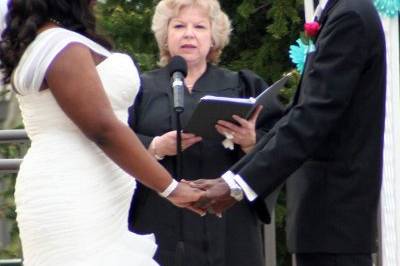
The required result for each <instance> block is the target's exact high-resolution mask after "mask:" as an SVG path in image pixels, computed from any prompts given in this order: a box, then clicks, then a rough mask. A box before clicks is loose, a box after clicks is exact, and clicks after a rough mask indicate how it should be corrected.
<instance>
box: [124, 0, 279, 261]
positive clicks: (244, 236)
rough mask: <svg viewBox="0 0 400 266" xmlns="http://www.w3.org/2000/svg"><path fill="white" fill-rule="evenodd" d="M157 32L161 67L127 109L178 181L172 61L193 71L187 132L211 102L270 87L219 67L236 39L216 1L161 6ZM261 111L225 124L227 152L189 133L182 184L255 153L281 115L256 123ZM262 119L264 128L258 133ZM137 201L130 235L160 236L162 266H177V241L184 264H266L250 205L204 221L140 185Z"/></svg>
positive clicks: (180, 0)
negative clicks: (205, 100) (200, 107)
mask: <svg viewBox="0 0 400 266" xmlns="http://www.w3.org/2000/svg"><path fill="white" fill-rule="evenodd" d="M152 31H153V32H154V34H155V38H156V41H157V44H158V47H159V53H160V54H159V57H160V58H159V59H160V60H159V65H160V66H161V68H160V69H156V70H153V71H150V72H147V73H144V74H143V75H142V76H141V79H142V88H141V92H140V95H139V96H138V97H137V100H136V102H135V104H134V105H133V106H134V108H133V106H132V107H131V108H130V110H129V124H130V126H131V127H132V129H133V130H134V131H135V132H136V133H137V134H138V136H139V138H140V139H141V141H142V142H143V144H144V145H145V146H146V147H147V149H148V151H149V152H150V153H151V154H152V155H153V156H154V157H155V158H156V159H157V160H159V162H160V163H161V164H162V165H163V166H164V167H165V168H166V169H168V171H169V172H170V173H171V174H172V175H174V176H176V153H177V151H176V131H175V128H176V118H175V114H174V110H173V95H172V91H171V83H170V74H169V71H168V69H167V67H166V66H167V64H168V63H169V62H170V59H171V57H173V56H176V55H179V56H182V57H183V58H184V59H185V61H186V63H187V66H188V73H187V76H186V78H185V80H184V84H185V92H184V104H185V106H184V112H183V114H182V116H181V119H182V124H183V125H185V124H186V123H187V121H188V119H189V118H190V116H191V114H192V113H193V111H194V109H195V108H196V105H197V103H198V101H199V100H200V98H201V97H203V96H205V95H214V96H226V97H253V96H256V95H258V94H259V93H260V92H262V91H263V90H264V89H265V88H266V87H267V85H266V83H265V82H264V81H263V80H262V79H261V78H260V77H258V76H257V75H256V74H254V73H253V72H251V71H248V70H242V71H239V72H234V71H230V70H228V69H224V68H221V67H219V66H217V63H218V61H219V58H220V55H221V52H222V50H223V49H224V47H225V46H226V45H227V44H228V42H229V35H230V32H231V24H230V21H229V19H228V17H227V15H226V14H225V13H224V12H223V11H222V10H221V8H220V5H219V3H218V1H217V0H210V1H197V0H189V1H188V0H162V1H160V2H159V4H158V5H157V7H156V10H155V14H154V17H153V21H152ZM259 111H260V110H258V111H257V112H255V113H254V115H253V116H252V117H250V118H249V119H248V120H245V119H243V118H240V117H236V121H237V125H235V124H233V123H226V124H225V126H226V127H224V128H218V131H219V132H220V133H222V134H226V133H228V134H229V135H230V136H232V139H231V141H232V142H233V143H234V149H233V150H230V149H227V148H225V147H224V146H223V145H222V144H221V141H213V140H207V139H202V138H201V137H199V136H195V135H193V134H189V133H183V134H182V149H183V173H182V176H183V178H185V179H187V180H191V179H195V178H200V177H201V178H211V177H215V176H219V175H220V174H222V173H224V171H225V170H226V169H228V168H229V167H230V166H231V165H232V164H234V163H235V162H236V161H238V160H239V159H240V158H241V157H242V156H243V155H244V154H245V153H247V152H249V151H250V150H251V149H252V147H253V146H254V144H255V143H256V141H257V139H258V138H259V137H260V136H261V135H263V132H265V131H267V130H268V127H272V126H273V123H274V120H275V118H276V117H278V116H280V112H277V113H275V114H274V115H269V116H263V117H259V118H258V114H259ZM275 115H276V117H274V116H275ZM257 118H258V120H259V123H258V124H263V125H265V128H256V120H257ZM260 120H263V121H261V123H260ZM133 202H134V204H133V205H132V206H131V211H130V221H129V224H130V228H131V230H133V231H135V232H137V233H143V234H148V233H154V234H155V236H156V240H157V244H158V250H157V253H156V256H155V259H156V260H157V261H158V262H159V263H160V264H161V265H163V266H173V265H175V259H176V256H175V254H176V246H177V243H178V242H179V241H183V243H184V254H183V263H182V265H191V266H206V265H207V266H228V265H229V266H242V265H252V266H262V265H264V258H263V244H262V231H261V222H260V220H259V219H258V218H257V217H256V215H255V212H254V210H253V209H252V208H249V206H247V205H246V204H245V203H243V204H238V205H237V206H235V207H233V208H232V209H231V210H229V211H228V212H227V213H226V214H224V215H223V216H222V218H217V217H215V216H214V215H206V216H204V217H200V216H198V215H196V214H192V213H189V212H188V211H185V210H183V211H180V210H178V208H175V207H173V206H172V205H171V204H168V202H167V201H165V200H163V199H161V198H160V197H159V196H158V195H157V194H156V193H153V192H152V191H150V190H149V189H147V188H146V187H144V186H141V185H139V187H138V188H137V190H136V193H135V198H134V200H133ZM264 222H268V219H264Z"/></svg>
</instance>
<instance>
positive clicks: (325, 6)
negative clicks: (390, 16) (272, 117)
mask: <svg viewBox="0 0 400 266" xmlns="http://www.w3.org/2000/svg"><path fill="white" fill-rule="evenodd" d="M317 10H322V12H321V13H320V14H317V17H316V20H317V21H318V22H319V24H320V26H321V27H320V30H319V32H318V34H317V36H315V39H314V44H315V51H313V52H312V53H309V54H308V56H307V60H306V64H305V68H304V73H303V75H302V78H301V81H300V85H299V87H298V89H297V91H296V94H295V97H294V99H293V103H292V105H291V107H290V108H289V109H288V110H287V112H286V114H285V115H284V116H283V117H282V119H280V120H279V121H278V122H277V124H276V125H275V126H274V128H273V129H272V130H271V131H270V132H269V133H268V134H267V135H266V136H264V137H263V138H262V139H261V140H260V141H259V143H258V144H257V146H256V147H255V148H254V150H253V152H252V153H250V154H248V155H246V156H245V157H244V158H243V159H242V160H240V161H239V162H238V163H237V164H235V165H234V166H233V167H232V168H231V169H230V171H228V172H226V173H225V174H224V175H223V177H222V178H219V179H216V180H211V181H210V180H199V181H196V182H194V183H193V185H194V186H198V187H200V188H203V189H208V191H207V198H205V199H203V201H202V207H203V208H204V209H207V208H208V209H209V210H210V209H211V210H213V211H215V212H217V213H218V212H221V211H223V210H224V209H226V208H227V207H229V206H230V205H232V204H233V203H234V202H235V200H236V201H237V200H241V198H242V196H243V195H244V199H243V200H247V201H249V202H250V203H251V204H253V205H255V206H259V205H260V202H263V201H262V199H264V198H265V197H266V196H268V195H269V194H270V193H271V192H273V191H274V189H275V188H276V187H278V186H279V185H280V184H282V183H283V182H285V181H286V182H287V183H286V184H287V204H288V206H287V207H288V217H287V243H288V248H289V251H290V252H291V253H294V254H295V255H296V260H297V265H298V266H330V265H340V266H347V265H349V266H350V265H365V266H367V265H368V266H371V265H372V260H371V253H373V252H374V251H375V250H376V241H377V237H376V229H377V225H376V222H377V208H378V201H379V194H380V187H381V172H382V150H383V131H384V116H385V115H384V113H385V87H386V85H385V79H386V72H385V71H386V70H385V69H386V62H385V56H386V55H385V42H384V34H383V30H382V26H381V23H380V18H379V16H378V14H377V12H376V10H375V8H374V6H373V4H372V2H371V0H328V1H324V0H321V1H320V5H319V7H318V8H317ZM289 177H290V178H289ZM260 209H262V208H259V207H257V210H258V211H260ZM262 214H263V215H264V216H265V215H268V214H267V213H265V212H264V213H262Z"/></svg>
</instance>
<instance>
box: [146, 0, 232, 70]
mask: <svg viewBox="0 0 400 266" xmlns="http://www.w3.org/2000/svg"><path fill="white" fill-rule="evenodd" d="M186 6H198V7H200V8H203V9H204V10H205V11H206V12H207V14H208V15H209V19H210V22H211V36H212V44H213V46H212V47H211V49H210V52H209V53H208V55H207V61H208V62H210V63H214V64H216V63H218V61H219V58H220V55H221V53H222V50H223V49H224V47H225V46H226V45H227V44H228V43H229V35H230V33H231V31H232V28H231V22H230V21H229V19H228V16H227V15H226V14H225V13H224V12H223V11H222V10H221V6H220V4H219V2H218V0H161V1H160V2H159V3H158V4H157V6H156V10H155V13H154V16H153V21H152V25H151V30H152V31H153V33H154V35H155V38H156V41H157V45H158V49H159V51H160V61H159V62H158V64H159V65H160V66H165V65H167V64H168V62H169V61H170V59H171V54H170V53H169V50H168V47H167V36H168V25H169V22H170V20H171V19H172V18H174V17H175V16H177V15H178V13H179V12H180V10H181V9H182V8H184V7H186Z"/></svg>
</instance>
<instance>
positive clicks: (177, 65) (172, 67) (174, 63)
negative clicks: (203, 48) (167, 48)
mask: <svg viewBox="0 0 400 266" xmlns="http://www.w3.org/2000/svg"><path fill="white" fill-rule="evenodd" d="M167 68H168V72H169V75H170V76H172V74H174V73H175V72H180V73H182V74H183V76H184V77H186V74H187V63H186V60H185V59H184V58H183V57H182V56H179V55H176V56H174V57H172V58H171V61H170V62H169V64H168V66H167Z"/></svg>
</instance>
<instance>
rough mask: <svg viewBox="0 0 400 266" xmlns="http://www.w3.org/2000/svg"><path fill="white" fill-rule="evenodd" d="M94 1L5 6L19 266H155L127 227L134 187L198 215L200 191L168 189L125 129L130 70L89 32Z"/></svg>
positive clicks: (19, 0) (147, 245) (149, 239)
mask: <svg viewBox="0 0 400 266" xmlns="http://www.w3.org/2000/svg"><path fill="white" fill-rule="evenodd" d="M95 2H96V1H93V0H57V1H54V0H10V1H9V6H8V9H9V12H8V14H7V16H6V28H5V30H4V32H3V34H2V41H1V42H0V60H1V65H0V68H1V70H2V72H3V75H4V82H7V83H8V82H11V84H12V85H13V87H14V89H15V90H16V92H17V93H18V100H19V104H20V108H21V111H22V116H23V122H24V125H25V129H26V131H27V133H28V135H29V138H30V139H31V147H30V149H29V151H28V152H27V154H26V156H25V158H24V161H23V163H22V165H21V168H20V172H19V174H18V177H17V183H16V189H15V201H16V206H17V222H18V226H19V229H20V237H21V241H22V248H23V254H24V265H25V266H50V265H58V266H67V265H68V266H106V265H107V266H109V265H118V266H124V265H125V266H128V265H138V266H139V265H140V266H150V265H157V264H156V262H155V261H154V260H153V259H152V256H153V254H154V252H155V249H156V244H155V242H154V236H153V235H136V234H133V233H131V232H129V231H128V228H127V216H128V208H129V204H130V199H131V197H132V195H133V191H134V188H135V185H136V181H135V179H136V180H138V181H140V182H141V183H143V184H144V185H146V186H148V187H149V188H151V189H153V190H155V191H157V192H159V193H160V196H164V197H166V199H167V200H169V201H171V202H172V203H173V204H175V205H177V206H180V207H188V208H191V209H192V210H194V211H196V212H199V213H200V211H198V210H195V209H193V208H192V207H191V203H193V202H194V201H197V200H198V199H199V198H200V197H201V196H202V195H203V192H201V191H199V190H196V189H193V188H191V187H189V186H188V185H186V184H183V183H177V182H176V181H174V180H173V179H172V178H171V176H170V175H169V174H168V172H167V171H166V170H164V168H162V167H161V166H160V165H159V164H158V163H157V162H156V161H155V160H154V159H153V158H152V156H150V155H149V154H148V153H147V151H146V150H145V148H144V147H143V146H142V145H141V143H140V141H139V140H138V138H137V137H136V135H135V134H134V133H133V132H132V131H131V130H130V129H129V127H128V126H127V125H126V121H127V114H128V113H127V109H128V106H129V105H130V103H132V102H133V101H134V98H135V97H136V94H137V93H138V89H139V85H140V80H139V76H138V71H137V69H136V67H135V65H134V63H133V61H132V59H131V58H130V57H129V56H127V55H125V54H119V53H111V52H110V48H111V46H110V44H109V43H108V42H107V41H106V40H105V39H104V38H102V37H101V36H99V35H97V34H96V33H95V31H94V30H95V19H94V15H93V14H92V9H93V5H94V4H95ZM133 176H134V177H135V178H132V177H133Z"/></svg>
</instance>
